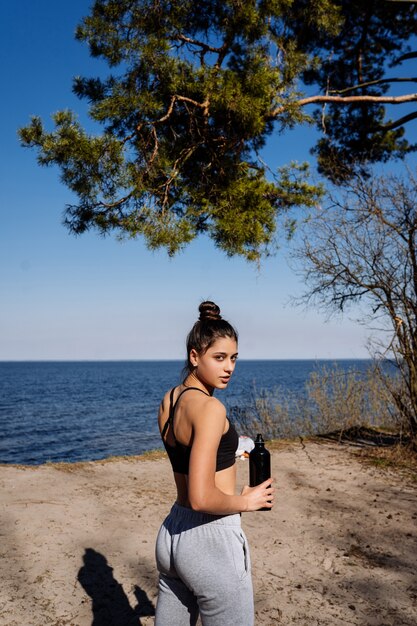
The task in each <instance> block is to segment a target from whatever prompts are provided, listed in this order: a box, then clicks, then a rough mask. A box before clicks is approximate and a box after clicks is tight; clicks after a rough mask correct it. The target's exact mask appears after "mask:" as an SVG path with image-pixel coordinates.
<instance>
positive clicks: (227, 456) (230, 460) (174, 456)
mask: <svg viewBox="0 0 417 626" xmlns="http://www.w3.org/2000/svg"><path fill="white" fill-rule="evenodd" d="M190 389H195V390H197V391H201V392H202V393H204V394H206V395H208V394H207V393H206V392H205V391H203V390H202V389H199V387H187V388H186V389H183V390H182V391H181V393H180V394H179V396H178V398H177V399H176V401H175V404H174V402H173V400H174V390H175V387H174V389H172V390H171V394H170V396H169V415H168V419H167V421H166V422H165V425H164V428H163V430H162V433H161V436H162V441H163V443H164V446H165V450H166V451H167V454H168V457H169V460H170V461H171V465H172V469H173V470H174V472H177V473H178V474H187V475H188V468H189V464H190V453H191V446H186V445H185V444H183V443H181V442H179V441H177V440H176V438H175V433H174V414H175V408H176V406H177V404H178V400H179V399H180V398H181V396H182V394H183V393H185V392H186V391H189V390H190ZM168 426H170V427H171V430H172V434H173V437H174V440H175V445H174V446H171V445H170V444H169V443H167V442H166V441H165V439H164V437H165V433H166V431H167V429H168ZM238 442H239V437H238V434H237V432H236V429H235V427H234V426H233V424H231V423H230V422H229V428H228V430H227V432H225V433H224V435H222V437H221V439H220V443H219V447H218V448H217V458H216V472H219V471H220V470H223V469H226V468H227V467H231V466H232V465H234V463H235V452H236V450H237V446H238Z"/></svg>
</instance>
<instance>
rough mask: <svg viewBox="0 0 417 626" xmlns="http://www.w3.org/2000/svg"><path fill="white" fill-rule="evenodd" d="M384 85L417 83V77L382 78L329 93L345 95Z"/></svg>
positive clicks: (332, 90)
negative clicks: (356, 90)
mask: <svg viewBox="0 0 417 626" xmlns="http://www.w3.org/2000/svg"><path fill="white" fill-rule="evenodd" d="M384 83H417V77H416V76H413V77H411V76H410V77H409V78H380V79H378V80H370V81H369V82H367V83H358V84H357V85H352V87H346V89H330V90H329V93H338V94H343V93H347V92H348V91H354V90H355V89H362V88H363V87H373V86H374V85H383V84H384Z"/></svg>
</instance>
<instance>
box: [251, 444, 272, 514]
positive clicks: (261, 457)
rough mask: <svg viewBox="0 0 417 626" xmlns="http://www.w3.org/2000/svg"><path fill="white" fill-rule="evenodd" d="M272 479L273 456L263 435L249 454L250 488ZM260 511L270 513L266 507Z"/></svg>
mask: <svg viewBox="0 0 417 626" xmlns="http://www.w3.org/2000/svg"><path fill="white" fill-rule="evenodd" d="M270 477H271V455H270V454H269V452H268V450H267V449H266V448H265V442H264V440H263V437H262V435H257V436H256V439H255V447H254V449H253V450H251V452H250V453H249V486H250V487H256V485H259V484H260V483H263V482H264V480H268V478H270ZM258 510H259V511H270V510H271V509H269V508H268V507H266V506H264V507H263V508H262V509H258Z"/></svg>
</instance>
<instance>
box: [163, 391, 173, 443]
mask: <svg viewBox="0 0 417 626" xmlns="http://www.w3.org/2000/svg"><path fill="white" fill-rule="evenodd" d="M174 391H175V387H173V388H172V389H171V393H170V394H169V413H168V419H167V421H166V422H165V424H164V428H163V429H162V433H161V436H162V439H163V438H164V437H165V433H166V431H167V429H168V426H169V425H170V424H171V425H172V419H173V401H174ZM174 439H175V435H174Z"/></svg>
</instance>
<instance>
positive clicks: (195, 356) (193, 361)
mask: <svg viewBox="0 0 417 626" xmlns="http://www.w3.org/2000/svg"><path fill="white" fill-rule="evenodd" d="M189 359H190V363H191V365H192V366H193V367H197V365H198V352H197V350H195V349H194V348H191V350H190V356H189Z"/></svg>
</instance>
